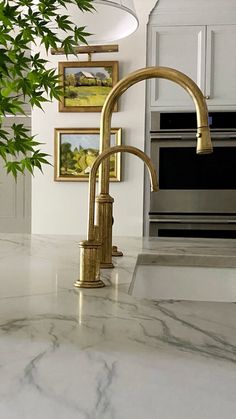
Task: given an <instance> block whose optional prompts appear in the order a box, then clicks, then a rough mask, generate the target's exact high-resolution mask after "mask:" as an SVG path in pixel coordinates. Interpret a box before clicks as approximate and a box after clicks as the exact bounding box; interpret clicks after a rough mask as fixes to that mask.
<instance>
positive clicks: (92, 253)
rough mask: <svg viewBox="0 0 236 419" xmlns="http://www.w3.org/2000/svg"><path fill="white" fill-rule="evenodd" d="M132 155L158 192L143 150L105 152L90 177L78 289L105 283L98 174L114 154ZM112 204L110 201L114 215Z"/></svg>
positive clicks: (95, 163) (154, 174) (126, 148)
mask: <svg viewBox="0 0 236 419" xmlns="http://www.w3.org/2000/svg"><path fill="white" fill-rule="evenodd" d="M124 152H127V153H131V154H134V155H135V156H137V157H139V158H140V159H141V160H143V161H144V163H145V164H146V166H147V168H148V171H149V175H150V181H151V190H152V191H153V192H155V191H158V181H157V174H156V170H155V167H154V165H153V163H152V161H151V159H150V158H149V157H148V156H147V155H146V154H145V153H144V152H143V151H141V150H139V149H138V148H136V147H132V146H125V145H123V146H114V147H109V148H108V149H107V150H104V151H103V152H102V153H101V154H99V156H98V157H97V158H96V160H95V161H94V163H93V166H92V168H91V172H90V175H89V212H88V233H87V240H86V241H83V242H81V243H80V279H79V280H77V281H76V282H75V284H74V285H75V286H76V287H78V288H99V287H103V286H104V283H103V282H102V281H101V280H100V247H101V241H100V239H101V238H100V237H99V235H98V228H97V226H96V225H95V222H94V219H95V194H96V174H97V171H98V168H99V166H100V164H101V163H102V161H103V160H106V159H108V157H110V156H111V155H112V154H116V153H124ZM112 203H113V200H111V201H110V206H111V211H110V213H111V214H112ZM111 227H112V226H111Z"/></svg>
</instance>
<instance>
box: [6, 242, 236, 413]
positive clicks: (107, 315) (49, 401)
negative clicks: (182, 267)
mask: <svg viewBox="0 0 236 419" xmlns="http://www.w3.org/2000/svg"><path fill="white" fill-rule="evenodd" d="M78 241H79V238H77V237H56V236H54V237H52V236H48V237H47V236H21V235H3V234H1V235H0V418H1V419H32V418H34V419H39V418H40V419H41V418H44V419H74V418H76V419H159V418H161V419H200V418H201V419H222V417H224V418H227V419H235V415H236V413H235V412H236V397H235V388H236V323H235V319H236V304H233V303H208V302H188V301H185V302H178V301H176V302H172V301H159V302H158V301H147V300H138V299H135V298H134V297H132V296H130V295H128V293H127V290H128V286H129V283H130V281H131V277H132V273H133V270H134V266H135V262H136V257H137V255H138V253H140V252H146V253H150V252H153V253H156V252H158V253H159V254H160V253H162V254H165V253H169V254H179V255H181V254H186V253H188V254H199V255H201V254H209V255H216V256H218V257H219V258H220V257H223V256H224V257H227V258H232V259H234V258H236V241H227V240H222V241H221V240H215V241H212V240H205V241H199V240H190V239H189V240H185V241H184V240H182V241H178V240H169V241H168V240H163V239H159V240H151V241H144V242H142V240H138V239H119V240H118V239H117V240H116V243H115V244H118V245H120V247H121V248H122V250H123V251H124V252H125V254H126V256H124V257H123V258H119V259H118V258H117V259H115V264H116V267H115V269H113V270H106V271H103V278H104V281H106V284H107V287H106V288H104V289H99V290H82V291H81V290H75V289H74V288H73V282H74V280H75V279H77V276H78V260H79V257H78V256H79V253H78V246H77V243H78Z"/></svg>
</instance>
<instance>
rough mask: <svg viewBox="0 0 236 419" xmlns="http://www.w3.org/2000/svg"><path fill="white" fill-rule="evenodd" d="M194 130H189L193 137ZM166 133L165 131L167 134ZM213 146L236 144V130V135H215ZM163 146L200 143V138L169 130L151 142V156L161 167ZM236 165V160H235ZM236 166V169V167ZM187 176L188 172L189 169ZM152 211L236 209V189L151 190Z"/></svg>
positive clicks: (224, 212) (220, 211)
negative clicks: (192, 131) (153, 191)
mask: <svg viewBox="0 0 236 419" xmlns="http://www.w3.org/2000/svg"><path fill="white" fill-rule="evenodd" d="M190 135H192V134H189V133H188V134H187V136H188V137H190ZM164 137H165V134H164ZM212 137H213V147H227V146H231V147H232V145H235V147H236V139H235V133H234V134H233V133H232V139H229V137H228V134H227V139H223V134H222V133H220V134H218V133H217V136H216V134H215V136H214V135H213V136H212ZM161 147H165V148H166V147H170V148H171V147H180V148H183V147H196V141H195V140H193V139H192V140H191V139H186V137H185V138H184V137H183V136H181V135H174V134H172V136H171V138H170V135H169V134H167V137H165V138H164V139H163V136H162V134H161V135H160V137H159V138H157V137H155V139H153V140H152V142H151V156H152V160H153V162H154V164H155V167H156V168H157V173H158V167H159V157H160V156H159V150H160V148H161ZM235 167H236V164H235ZM235 170H236V169H235ZM186 176H187V173H186ZM150 212H151V213H171V212H173V213H186V214H187V213H211V214H214V213H219V214H221V213H222V214H226V213H228V214H230V213H236V190H180V189H178V190H170V189H168V190H160V191H158V192H156V193H153V194H151V202H150Z"/></svg>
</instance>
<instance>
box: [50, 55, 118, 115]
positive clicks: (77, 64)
mask: <svg viewBox="0 0 236 419" xmlns="http://www.w3.org/2000/svg"><path fill="white" fill-rule="evenodd" d="M58 73H59V76H60V79H61V83H62V85H63V89H64V95H63V97H62V98H61V100H60V101H59V112H101V110H102V107H103V104H104V102H105V100H106V97H107V96H108V94H109V93H110V91H111V90H112V88H113V86H115V84H116V83H117V81H118V61H74V62H73V61H71V62H70V61H65V62H60V63H59V65H58ZM114 111H117V105H116V106H115V109H114Z"/></svg>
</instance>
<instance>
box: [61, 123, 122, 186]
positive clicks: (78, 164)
mask: <svg viewBox="0 0 236 419" xmlns="http://www.w3.org/2000/svg"><path fill="white" fill-rule="evenodd" d="M121 131H122V130H121V128H112V129H111V145H112V146H113V145H121ZM54 141H55V143H54V180H55V181H59V182H78V181H79V182H84V181H88V179H89V173H90V168H91V166H92V164H93V161H94V160H95V158H96V157H97V156H98V154H99V142H100V130H99V128H55V140H54ZM110 180H111V181H114V182H120V181H121V153H116V154H114V155H112V156H111V157H110Z"/></svg>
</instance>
